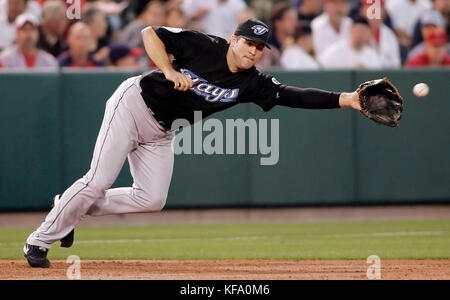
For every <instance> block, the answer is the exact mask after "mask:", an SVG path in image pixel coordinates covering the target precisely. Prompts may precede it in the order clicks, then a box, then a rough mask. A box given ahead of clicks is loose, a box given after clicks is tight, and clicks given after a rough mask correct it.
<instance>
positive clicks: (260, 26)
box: [252, 25, 269, 35]
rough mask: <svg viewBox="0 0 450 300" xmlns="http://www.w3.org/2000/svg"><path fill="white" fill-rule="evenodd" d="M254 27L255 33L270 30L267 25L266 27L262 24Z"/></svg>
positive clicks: (258, 33)
mask: <svg viewBox="0 0 450 300" xmlns="http://www.w3.org/2000/svg"><path fill="white" fill-rule="evenodd" d="M252 29H253V33H254V34H256V35H263V34H265V33H266V32H268V31H269V29H268V28H267V27H264V26H262V25H255V26H253V27H252Z"/></svg>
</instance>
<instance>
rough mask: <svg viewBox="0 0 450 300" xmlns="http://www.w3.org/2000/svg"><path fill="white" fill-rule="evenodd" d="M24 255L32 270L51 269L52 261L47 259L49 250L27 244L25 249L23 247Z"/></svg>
mask: <svg viewBox="0 0 450 300" xmlns="http://www.w3.org/2000/svg"><path fill="white" fill-rule="evenodd" d="M23 253H24V256H25V257H26V259H27V261H28V264H29V265H30V267H32V268H48V267H50V261H49V260H48V259H47V253H48V249H46V248H44V247H39V246H33V245H29V244H25V247H23Z"/></svg>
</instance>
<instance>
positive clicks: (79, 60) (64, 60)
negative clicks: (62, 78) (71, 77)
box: [58, 22, 103, 68]
mask: <svg viewBox="0 0 450 300" xmlns="http://www.w3.org/2000/svg"><path fill="white" fill-rule="evenodd" d="M91 42H92V37H91V30H90V29H89V26H88V25H86V24H85V23H83V22H77V23H75V24H74V25H72V26H71V27H70V29H69V35H68V37H67V44H68V45H69V50H67V51H66V52H65V53H63V54H61V55H60V56H59V57H58V61H59V65H60V66H61V67H87V68H92V67H100V66H103V63H101V62H98V61H96V60H95V59H94V58H93V57H92V55H90V54H89V52H90V50H91V47H92V46H91Z"/></svg>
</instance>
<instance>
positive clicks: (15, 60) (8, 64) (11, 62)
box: [0, 45, 59, 70]
mask: <svg viewBox="0 0 450 300" xmlns="http://www.w3.org/2000/svg"><path fill="white" fill-rule="evenodd" d="M0 63H1V65H2V66H3V68H4V69H27V68H28V67H27V65H26V62H25V57H24V56H23V54H22V53H21V52H20V51H19V50H18V49H17V46H15V45H13V46H11V47H9V48H6V49H5V50H3V51H2V52H1V53H0ZM58 67H59V65H58V62H57V60H56V59H55V58H54V57H53V56H52V55H51V54H50V53H47V52H45V51H44V50H40V49H37V51H36V62H35V64H34V67H32V68H33V69H36V68H37V69H48V70H57V69H58Z"/></svg>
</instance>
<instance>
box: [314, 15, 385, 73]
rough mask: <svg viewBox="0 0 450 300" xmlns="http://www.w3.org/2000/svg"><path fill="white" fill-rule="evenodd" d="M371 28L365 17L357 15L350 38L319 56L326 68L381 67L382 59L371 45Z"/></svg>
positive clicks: (339, 42)
mask: <svg viewBox="0 0 450 300" xmlns="http://www.w3.org/2000/svg"><path fill="white" fill-rule="evenodd" d="M370 37H371V29H370V26H369V22H368V21H367V19H366V18H364V17H356V18H355V19H354V21H353V25H352V28H351V31H350V38H349V39H347V40H341V41H338V42H337V43H335V44H333V45H332V46H330V47H329V48H328V49H327V50H325V51H324V52H323V53H322V54H321V55H320V57H319V62H320V64H321V65H322V67H323V68H325V69H379V68H381V61H380V58H379V57H378V54H377V53H376V51H375V50H374V49H372V48H371V47H370V46H369V40H370Z"/></svg>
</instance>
